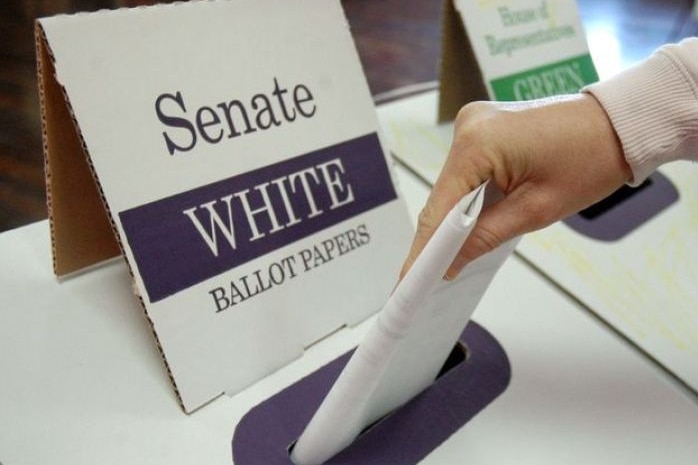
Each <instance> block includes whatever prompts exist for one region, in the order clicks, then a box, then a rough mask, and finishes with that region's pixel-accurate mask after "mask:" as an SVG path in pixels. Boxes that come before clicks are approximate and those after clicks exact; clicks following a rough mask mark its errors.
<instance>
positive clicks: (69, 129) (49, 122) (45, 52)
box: [35, 20, 191, 413]
mask: <svg viewBox="0 0 698 465" xmlns="http://www.w3.org/2000/svg"><path fill="white" fill-rule="evenodd" d="M35 42H36V58H37V74H38V76H37V77H38V83H39V101H40V105H41V125H42V137H43V149H44V169H45V176H46V197H47V202H48V212H49V223H50V229H51V245H52V250H53V266H54V272H55V273H56V275H57V276H63V275H65V274H67V273H71V272H74V271H77V270H79V269H82V268H84V267H86V266H89V265H92V264H94V263H97V262H99V261H102V260H106V259H108V258H111V257H114V256H117V255H119V254H120V253H121V251H122V249H123V247H122V244H121V243H120V240H119V238H118V234H117V232H116V231H117V228H116V224H115V223H114V220H113V216H112V214H111V211H110V210H109V207H108V204H107V202H106V200H105V197H104V193H103V192H102V188H101V186H100V184H99V179H98V178H97V175H96V173H95V170H94V166H93V165H92V162H91V160H90V157H89V151H88V150H87V145H86V144H85V140H84V138H83V137H82V134H81V132H80V127H79V124H78V122H77V119H76V117H75V114H74V112H73V109H72V106H71V104H70V99H69V97H68V94H67V92H66V90H65V88H64V87H63V86H61V84H60V83H59V82H58V81H57V79H56V71H55V64H54V60H55V58H54V55H53V53H52V52H51V48H50V45H49V43H48V40H47V38H46V34H45V32H44V30H43V28H42V26H41V22H40V20H37V21H36V22H35ZM126 262H127V265H128V271H129V274H130V275H131V279H132V280H133V279H134V274H133V270H132V269H131V265H130V264H129V263H128V261H126ZM134 289H135V286H134ZM136 297H137V298H138V301H139V303H140V306H141V308H142V309H143V314H144V315H145V317H146V320H147V321H148V324H149V325H150V329H151V332H152V334H153V337H154V338H155V344H156V345H157V348H158V350H159V351H160V356H161V357H162V360H163V362H164V364H165V369H166V370H167V375H168V376H169V378H170V381H171V383H172V386H173V387H174V391H175V394H176V396H177V400H178V402H179V405H180V407H181V408H182V410H183V411H184V412H185V413H191V411H187V409H186V408H185V406H184V402H183V400H182V396H181V395H180V392H179V389H178V388H177V382H176V380H175V378H174V375H173V373H172V370H171V369H170V364H169V363H168V361H167V357H166V356H165V352H164V350H163V347H162V344H161V343H160V339H159V338H158V335H157V332H156V331H155V326H154V324H153V321H152V320H151V319H150V317H149V316H148V312H147V311H146V307H145V303H144V302H143V298H142V297H141V296H140V295H138V294H137V293H136Z"/></svg>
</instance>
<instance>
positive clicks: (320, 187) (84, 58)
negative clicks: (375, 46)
mask: <svg viewBox="0 0 698 465" xmlns="http://www.w3.org/2000/svg"><path fill="white" fill-rule="evenodd" d="M37 47H38V54H39V57H38V58H39V70H40V90H41V95H42V109H43V116H44V132H45V139H44V140H45V149H46V157H47V180H48V191H49V197H50V217H51V224H52V232H53V234H52V235H53V244H54V252H55V253H54V261H55V267H56V273H57V274H59V275H62V274H65V273H68V272H71V271H75V270H77V269H80V268H82V267H84V266H86V265H89V264H91V263H94V262H96V261H98V260H101V259H103V258H105V257H109V256H113V255H114V254H116V253H117V252H118V248H117V243H118V244H119V246H120V247H121V250H122V253H123V254H124V256H125V257H126V260H127V262H128V264H129V267H130V270H131V273H132V275H133V279H134V282H135V288H136V291H137V292H138V294H139V297H140V299H141V301H142V303H143V305H144V308H145V311H146V314H147V317H148V319H149V321H150V322H151V324H152V327H153V330H154V333H155V336H156V339H157V341H158V345H159V347H160V348H161V350H162V354H163V357H164V359H165V362H166V364H167V367H168V370H169V372H170V375H171V378H172V380H173V383H174V385H175V388H176V391H177V394H178V396H179V399H180V401H181V404H182V406H183V408H184V410H185V411H187V412H191V411H192V410H194V409H196V408H197V407H200V406H201V405H203V404H205V403H206V402H208V401H210V400H211V399H213V398H215V397H216V396H218V395H220V394H221V393H223V392H227V393H234V392H237V391H239V390H240V389H242V388H244V387H246V386H248V385H250V384H251V383H253V382H254V381H256V380H258V379H260V378H261V377H263V376H265V375H267V374H269V373H270V372H272V371H274V370H276V369H278V368H280V367H282V366H284V365H285V364H287V363H288V362H289V361H290V360H292V359H293V358H295V357H297V356H299V355H300V354H302V351H303V348H304V347H305V346H307V345H309V344H311V343H312V342H313V341H315V340H317V339H319V338H322V337H323V336H325V335H327V334H328V333H330V332H332V331H334V330H336V329H337V328H339V327H341V326H342V325H353V324H355V323H357V322H359V321H361V320H362V319H364V318H366V317H367V316H369V315H371V314H372V313H374V312H375V311H377V310H378V309H379V308H380V306H381V304H382V303H383V302H384V300H385V298H386V297H387V295H388V294H389V292H390V289H391V288H392V286H393V285H394V283H395V279H396V276H397V273H398V269H399V266H400V264H401V262H402V259H403V258H404V254H405V253H406V250H407V247H408V244H409V240H410V237H411V231H412V226H411V224H410V221H409V219H408V216H407V213H406V209H405V206H404V204H403V202H402V200H401V199H399V197H398V194H397V191H396V189H395V186H394V184H393V181H392V178H391V172H390V168H389V161H388V159H387V157H386V151H385V150H384V146H383V143H382V141H381V137H380V135H379V134H378V122H377V118H376V115H375V110H374V107H373V104H372V101H371V97H370V93H369V91H368V87H367V85H366V82H365V79H364V76H363V73H362V70H361V66H360V63H359V60H358V55H357V53H356V50H355V49H354V45H353V42H352V38H351V35H350V33H349V29H348V26H347V23H346V20H345V18H344V15H343V12H342V9H341V5H340V4H339V2H338V1H327V0H304V1H294V2H288V1H282V0H261V1H256V2H243V1H226V2H193V3H183V4H176V5H168V6H158V7H150V8H140V9H135V10H118V11H111V12H100V13H95V14H82V15H75V16H59V17H54V18H48V19H42V20H40V21H39V22H38V23H37ZM95 181H96V182H95ZM100 199H101V200H100ZM112 228H113V230H114V231H115V233H116V235H114V233H113V232H112Z"/></svg>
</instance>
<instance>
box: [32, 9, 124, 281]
mask: <svg viewBox="0 0 698 465" xmlns="http://www.w3.org/2000/svg"><path fill="white" fill-rule="evenodd" d="M35 38H36V55H37V74H38V76H37V77H38V83H39V101H40V105H41V125H42V135H43V147H44V172H45V176H46V198H47V202H48V215H49V223H50V228H51V245H52V251H53V270H54V273H55V274H56V275H57V276H64V275H66V274H68V273H72V272H74V271H77V270H80V269H82V268H84V267H86V266H89V265H92V264H94V263H97V262H100V261H103V260H106V259H108V258H111V257H114V256H117V255H119V254H120V253H121V250H120V249H119V245H118V242H117V240H116V236H115V234H114V229H113V228H112V224H111V222H110V221H109V217H108V215H107V212H106V210H105V207H104V203H103V202H102V199H101V196H100V194H99V192H98V189H97V186H96V184H95V182H94V179H93V176H92V174H91V172H90V167H89V166H88V159H87V151H86V149H85V146H84V142H83V141H82V137H81V136H80V134H79V130H78V129H77V124H76V122H75V120H74V116H73V115H72V111H71V110H70V105H69V103H68V100H67V97H66V95H65V90H64V89H62V87H61V86H60V84H58V82H57V81H56V78H55V69H54V64H53V56H52V54H51V51H50V49H49V46H48V43H47V41H46V37H45V35H44V33H43V29H42V28H41V26H40V24H39V23H38V22H37V23H36V28H35Z"/></svg>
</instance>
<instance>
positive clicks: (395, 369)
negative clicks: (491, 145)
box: [291, 185, 516, 465]
mask: <svg viewBox="0 0 698 465" xmlns="http://www.w3.org/2000/svg"><path fill="white" fill-rule="evenodd" d="M491 187H492V186H490V188H486V185H482V186H480V187H479V188H477V189H476V190H474V191H473V192H471V193H470V194H468V195H466V196H465V197H464V198H463V199H462V200H461V201H460V202H459V203H458V204H457V205H456V206H455V207H454V208H453V209H452V210H451V212H450V213H449V214H448V216H447V217H446V219H445V220H444V221H443V222H442V224H441V226H439V228H438V229H437V231H436V232H435V233H434V235H433V236H432V238H431V239H430V240H429V243H428V244H427V245H426V247H425V248H424V250H423V251H422V253H421V254H420V256H419V257H418V259H417V260H416V261H415V263H414V265H413V266H412V268H411V269H410V271H409V272H408V273H407V275H406V276H405V277H404V278H403V280H402V281H401V282H400V284H399V285H398V287H397V288H396V289H395V291H394V292H393V294H392V295H391V296H390V298H389V299H388V301H387V302H386V304H385V306H384V307H383V308H382V310H381V311H380V313H379V314H378V317H377V319H376V321H375V323H374V325H373V326H372V327H371V329H370V330H369V332H368V333H367V335H366V337H365V339H364V340H363V341H362V342H361V344H360V345H359V346H358V348H357V349H356V351H355V352H354V354H353V356H352V358H351V359H350V361H349V362H348V363H347V365H346V367H345V368H344V371H343V372H342V373H341V375H340V376H339V378H338V379H337V381H336V382H335V384H334V386H333V387H332V389H331V390H330V392H329V393H328V395H327V396H326V397H325V399H324V401H323V402H322V404H321V405H320V407H319V409H318V410H317V412H316V413H315V415H314V416H313V418H312V419H311V421H310V423H309V424H308V425H307V427H306V429H305V431H304V432H303V434H302V435H301V436H300V438H299V439H298V441H297V442H296V444H295V446H294V448H293V451H292V455H291V457H292V459H293V461H294V462H295V463H296V465H315V464H320V463H323V462H325V461H326V460H327V459H329V458H331V457H332V456H333V455H335V454H336V453H337V452H339V451H341V450H342V449H344V448H345V447H346V446H348V445H349V444H350V443H351V442H352V441H353V440H354V439H355V438H356V437H357V436H358V435H359V433H360V432H361V430H362V429H364V428H365V427H367V426H368V425H370V424H372V423H373V422H375V421H377V420H379V419H380V418H381V417H383V416H385V415H386V414H388V413H390V412H391V411H392V410H394V409H395V408H397V407H399V406H401V405H403V404H405V403H406V402H407V401H409V400H410V399H411V398H412V397H414V396H415V395H416V394H418V393H419V392H421V391H422V390H424V389H425V388H426V387H428V386H429V385H430V384H431V383H432V382H433V381H434V379H435V378H436V376H437V374H438V372H439V370H440V368H441V367H442V365H443V363H444V361H445V360H446V358H447V356H448V354H449V353H450V352H451V350H452V349H453V347H454V345H455V343H456V341H457V339H458V336H459V335H460V334H461V332H462V330H463V328H464V326H465V325H466V324H467V322H468V320H469V319H470V316H471V315H472V313H473V311H474V310H475V307H476V306H477V304H478V302H479V301H480V298H481V297H482V296H483V294H484V293H485V291H486V290H487V287H488V286H489V283H490V281H491V280H492V278H493V277H494V274H495V273H496V271H497V270H498V269H499V267H500V266H501V265H502V263H503V262H504V260H505V259H506V258H507V257H508V256H509V255H510V253H511V252H512V250H513V248H514V245H515V242H516V241H511V242H509V243H506V244H504V245H502V246H501V247H499V248H498V249H496V250H494V251H493V252H490V253H489V254H487V255H485V256H483V257H481V258H479V259H477V260H475V261H473V262H472V263H470V264H469V265H467V266H466V268H465V269H463V271H462V272H461V273H460V275H459V277H458V278H457V279H456V280H455V281H450V282H449V281H445V280H443V278H442V277H443V276H444V274H445V272H446V270H447V269H448V267H449V265H450V264H451V262H452V261H453V258H454V257H455V256H456V253H457V252H458V250H459V249H460V247H461V246H462V244H463V242H464V241H465V239H466V238H467V237H468V235H469V234H470V232H471V231H472V229H473V227H474V226H475V223H476V221H477V218H478V215H479V213H480V211H481V210H482V208H483V204H486V203H489V201H491V200H492V198H493V197H494V196H495V195H496V194H495V192H494V189H493V188H491ZM486 191H487V192H486Z"/></svg>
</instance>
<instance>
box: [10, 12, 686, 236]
mask: <svg viewBox="0 0 698 465" xmlns="http://www.w3.org/2000/svg"><path fill="white" fill-rule="evenodd" d="M150 3H155V2H149V1H143V0H111V1H107V0H82V1H71V0H24V1H20V0H4V1H2V3H0V231H5V230H8V229H12V228H16V227H18V226H22V225H24V224H27V223H31V222H33V221H37V220H40V219H43V218H46V196H45V190H44V171H43V154H42V148H41V124H40V118H39V102H38V95H37V87H36V63H35V53H34V37H33V20H34V18H36V17H41V16H48V15H53V14H57V13H70V12H76V11H94V10H98V9H102V8H116V7H122V6H136V5H145V4H150ZM342 4H343V5H344V8H345V11H346V15H347V17H348V20H349V24H350V26H351V28H352V33H353V35H354V39H355V41H356V46H357V48H358V50H359V55H360V56H361V60H362V63H363V66H364V70H365V72H366V76H367V79H368V83H369V86H370V88H371V92H372V93H373V94H374V95H376V94H380V93H382V92H386V91H388V90H391V89H396V88H399V87H402V86H405V85H409V84H415V83H420V82H426V81H433V80H436V79H438V62H439V48H440V47H439V46H440V31H439V22H440V14H441V8H442V1H441V0H343V1H342ZM578 6H579V10H580V14H581V17H582V22H583V23H584V26H585V28H586V31H587V36H588V40H589V44H590V48H591V51H592V55H593V57H594V60H595V62H596V66H597V68H598V69H599V73H600V75H601V77H602V78H603V77H604V76H608V75H610V74H612V73H613V72H615V71H618V70H620V69H622V68H624V67H626V66H628V65H629V64H631V63H633V62H635V61H638V60H640V59H641V58H643V57H645V56H647V55H648V54H649V53H651V51H652V50H654V49H655V48H656V47H658V46H660V45H661V44H663V43H667V42H675V41H678V40H680V39H681V38H683V37H688V36H692V35H696V33H697V32H698V23H696V20H695V19H694V18H693V16H692V14H691V10H692V8H693V0H578Z"/></svg>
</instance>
